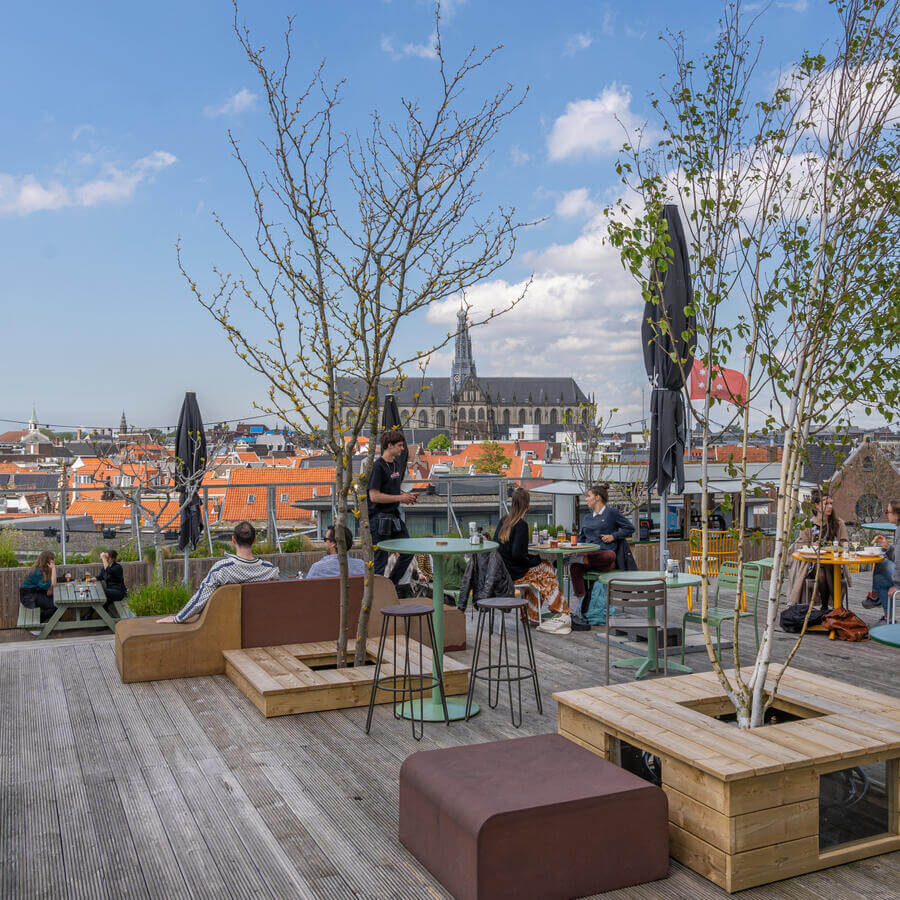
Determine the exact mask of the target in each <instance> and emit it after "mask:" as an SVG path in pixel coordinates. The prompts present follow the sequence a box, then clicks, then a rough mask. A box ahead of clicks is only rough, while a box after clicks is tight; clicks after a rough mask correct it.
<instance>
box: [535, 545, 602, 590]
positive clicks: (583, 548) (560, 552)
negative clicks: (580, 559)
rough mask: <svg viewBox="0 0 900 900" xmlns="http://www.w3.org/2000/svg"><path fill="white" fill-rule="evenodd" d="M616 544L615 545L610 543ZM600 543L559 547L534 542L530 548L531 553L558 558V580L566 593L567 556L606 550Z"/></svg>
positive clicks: (560, 587)
mask: <svg viewBox="0 0 900 900" xmlns="http://www.w3.org/2000/svg"><path fill="white" fill-rule="evenodd" d="M610 546H614V545H610ZM605 549H606V548H605V547H602V546H601V545H600V544H576V545H575V546H574V547H573V546H572V545H571V544H562V545H561V546H559V547H551V546H550V545H549V544H532V545H531V546H530V547H529V548H528V550H529V552H531V553H537V555H538V556H549V557H551V558H555V559H556V580H557V581H558V582H559V592H560V593H561V594H563V595H564V594H565V593H566V591H565V588H564V587H563V585H564V583H565V571H566V557H567V556H578V554H580V553H596V552H597V551H598V550H605Z"/></svg>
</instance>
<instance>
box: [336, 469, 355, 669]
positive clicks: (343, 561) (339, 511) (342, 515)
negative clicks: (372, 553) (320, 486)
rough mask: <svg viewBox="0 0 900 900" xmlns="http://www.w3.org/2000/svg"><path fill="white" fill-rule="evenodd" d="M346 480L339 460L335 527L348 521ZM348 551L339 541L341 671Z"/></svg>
mask: <svg viewBox="0 0 900 900" xmlns="http://www.w3.org/2000/svg"><path fill="white" fill-rule="evenodd" d="M345 452H346V451H345ZM351 465H352V462H351ZM344 478H345V466H344V465H343V464H342V462H341V461H340V460H338V464H337V472H336V473H335V487H336V488H337V489H338V492H337V494H338V495H337V505H336V507H335V510H336V512H335V519H334V524H335V525H338V524H341V525H344V524H345V523H346V521H347V493H346V491H345V490H344V489H343V482H344ZM335 538H337V535H335ZM348 549H349V548H348V547H346V546H344V542H343V541H341V540H337V558H338V569H339V571H340V578H341V600H340V605H339V617H338V640H337V667H338V668H339V669H345V668H346V667H347V639H348V633H349V630H350V620H349V616H350V570H349V567H348V565H347V550H348Z"/></svg>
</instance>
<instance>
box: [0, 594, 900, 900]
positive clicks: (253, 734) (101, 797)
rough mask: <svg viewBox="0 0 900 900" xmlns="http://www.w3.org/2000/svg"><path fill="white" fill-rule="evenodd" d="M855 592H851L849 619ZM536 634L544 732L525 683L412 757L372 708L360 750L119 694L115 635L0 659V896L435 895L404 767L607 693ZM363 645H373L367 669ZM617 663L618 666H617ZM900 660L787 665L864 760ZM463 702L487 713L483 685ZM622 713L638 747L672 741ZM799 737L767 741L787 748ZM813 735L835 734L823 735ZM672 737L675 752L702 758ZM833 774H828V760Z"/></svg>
mask: <svg viewBox="0 0 900 900" xmlns="http://www.w3.org/2000/svg"><path fill="white" fill-rule="evenodd" d="M856 581H857V584H862V579H857V580H856ZM864 588H865V585H864V584H863V587H862V588H861V592H862V593H864ZM858 595H859V592H857V588H856V586H854V597H856V599H854V600H853V605H852V608H854V609H855V610H856V609H858ZM675 602H678V598H677V596H676V598H675ZM670 612H671V613H672V616H673V620H674V617H675V616H676V615H678V614H680V609H679V607H677V606H675V605H674V603H673V608H672V609H671V610H670ZM861 614H862V615H863V617H864V618H865V617H866V616H869V617H871V614H869V613H868V612H867V611H862V613H861ZM748 633H749V632H748ZM469 636H470V640H471V638H472V636H473V633H472V621H471V620H469ZM533 636H534V641H535V649H536V653H537V661H538V667H539V671H540V678H541V688H542V694H543V699H544V715H543V716H538V715H537V712H536V710H535V707H534V701H533V698H532V695H531V692H530V691H531V688H530V685H524V686H523V687H524V696H525V722H524V724H523V726H522V728H521V729H515V728H513V727H512V724H511V723H510V720H509V711H508V709H507V706H506V704H507V702H508V701H507V700H506V698H505V696H504V697H501V703H500V706H499V707H498V708H497V709H496V710H487V709H486V708H485V709H484V711H483V712H482V713H481V714H479V715H478V716H476V717H475V718H473V719H471V720H470V721H469V722H454V723H452V725H451V726H450V727H447V726H445V725H439V726H437V725H434V726H428V727H426V731H425V738H424V740H423V741H422V742H421V743H419V742H416V741H414V740H413V739H412V735H411V733H410V728H409V723H408V722H404V721H395V720H394V718H393V715H392V712H391V709H390V707H388V706H384V707H376V709H375V717H374V721H373V726H372V733H371V735H370V736H368V737H367V736H366V735H365V734H364V733H363V728H364V725H365V714H366V710H365V709H350V710H342V711H336V712H326V713H310V714H307V715H303V716H285V717H283V718H276V719H268V720H266V719H264V718H263V716H262V715H260V713H259V712H258V711H257V710H256V709H255V707H253V705H252V704H251V703H250V702H249V701H248V700H247V698H246V697H245V696H244V695H243V694H242V693H241V692H240V691H238V690H237V688H236V687H235V686H234V685H233V684H231V682H230V681H228V679H227V678H225V677H224V676H217V677H215V678H196V679H185V680H176V681H166V682H158V683H153V684H133V685H123V684H122V683H121V681H120V679H119V676H118V672H117V670H116V667H115V660H114V655H113V642H112V638H111V637H110V636H108V635H97V636H90V637H86V638H80V637H67V636H64V637H60V638H52V639H50V640H48V641H42V642H38V641H28V642H23V643H11V644H7V643H0V897H3V898H6V897H10V898H32V897H54V898H55V897H57V896H59V897H67V898H81V897H86V898H94V897H97V898H101V897H103V898H106V897H123V898H125V897H129V898H130V897H165V898H170V897H171V898H181V897H202V898H216V900H218V898H225V897H263V898H265V897H272V898H276V897H278V898H280V897H288V896H292V897H294V896H296V897H304V896H313V897H324V898H329V900H331V898H351V897H378V898H381V897H398V898H440V897H445V896H446V894H445V893H444V892H443V890H442V889H441V887H440V885H438V884H437V883H436V882H435V881H434V879H433V878H432V877H431V876H430V874H429V873H428V872H427V871H426V870H425V869H424V868H423V867H422V866H421V865H420V864H419V863H418V862H417V861H416V860H415V859H414V858H413V857H411V856H410V855H409V854H408V853H407V852H406V850H405V849H404V848H403V847H402V846H401V845H400V844H399V843H398V842H397V838H396V834H397V778H398V773H399V769H400V765H401V764H402V762H403V760H404V759H405V758H406V757H407V756H408V755H409V754H410V753H413V752H416V751H418V750H426V749H433V748H437V747H449V746H454V745H457V744H471V743H476V742H481V741H488V740H500V739H505V738H513V737H521V736H523V735H526V734H538V733H546V732H551V731H555V730H556V704H555V702H554V701H553V699H552V697H551V694H552V693H553V692H554V691H568V690H571V689H575V688H584V687H588V686H591V685H599V684H602V683H603V681H604V677H605V676H604V667H603V656H604V654H603V648H602V646H601V645H599V644H598V643H596V642H595V641H594V638H593V635H592V634H590V633H587V634H576V633H573V634H571V635H566V636H564V637H562V636H558V635H545V634H542V633H539V632H533ZM16 637H17V639H19V638H21V637H23V633H22V632H16ZM24 637H25V638H28V637H29V636H28V635H27V633H25V634H24ZM751 643H752V641H751ZM374 644H375V645H374V646H373V641H372V640H370V641H368V642H367V649H369V650H370V652H372V653H374V652H375V649H377V641H376V642H374ZM792 644H793V639H792V637H791V636H788V635H779V636H778V637H777V640H776V657H778V658H782V659H783V658H784V655H785V653H786V652H787V650H788V649H789V648H790V646H792ZM287 649H291V648H287ZM320 649H324V650H326V651H327V649H328V647H327V645H326V646H325V647H324V648H320ZM331 650H332V652H333V644H332V645H331ZM623 655H625V654H623V653H620V652H619V651H618V650H616V649H613V651H612V656H613V658H614V659H615V658H620V657H621V656H623ZM277 656H278V654H274V655H273V654H270V659H277ZM469 657H470V654H468V653H466V654H456V655H455V659H454V662H453V665H455V666H459V667H460V668H464V667H465V665H466V662H467V661H468V659H469ZM451 659H453V657H447V663H446V667H447V668H448V670H449V668H450V665H451V664H450V660H451ZM897 660H898V657H897V655H896V651H894V650H892V649H891V648H888V647H882V646H880V645H875V644H873V643H871V642H870V643H868V644H841V643H839V642H836V641H828V640H827V639H825V638H822V637H821V636H810V637H809V638H807V640H806V641H805V642H804V644H803V646H801V648H800V652H799V653H798V656H797V665H799V666H800V667H802V668H803V669H806V670H810V671H812V672H813V673H814V674H818V675H822V676H827V677H831V678H834V679H837V680H839V681H843V682H844V683H845V685H847V688H846V690H844V691H842V692H841V693H842V696H840V697H839V698H838V699H835V700H833V701H832V702H833V704H834V708H835V710H834V713H833V718H832V719H831V720H830V722H829V725H830V726H833V727H836V728H839V729H848V725H849V723H848V721H847V720H846V718H845V716H846V715H847V713H846V712H845V711H844V710H845V708H846V707H847V706H848V704H849V702H850V701H849V699H848V696H849V697H852V698H853V702H854V705H855V707H856V708H855V710H854V713H855V715H856V716H858V717H859V718H858V720H857V721H858V723H859V724H858V727H857V730H856V733H855V735H854V737H855V739H856V740H857V741H859V742H863V743H865V742H866V741H868V740H869V739H873V738H879V737H885V738H890V737H891V735H892V733H893V729H894V728H896V727H898V720H897V719H895V718H892V715H891V714H890V712H891V709H890V708H889V707H895V708H897V707H900V701H897V704H894V702H893V701H891V702H889V703H885V702H883V701H882V707H888V708H882V709H876V708H874V707H873V706H872V705H870V700H871V697H870V695H871V692H872V691H879V692H885V693H887V694H889V695H892V696H893V698H894V700H896V698H897V696H898V695H900V679H898V678H897V668H896V664H897ZM688 662H689V663H690V664H691V665H695V666H698V667H700V668H701V669H703V670H704V671H705V670H706V669H708V668H709V664H708V661H707V660H706V659H705V655H704V654H690V655H689V656H688ZM261 671H263V672H265V670H264V669H261ZM293 674H294V676H296V677H299V675H298V671H297V670H294V671H293ZM791 674H797V676H798V677H797V678H796V679H792V678H791V677H790V675H791ZM350 677H354V676H350ZM687 677H690V676H687ZM613 680H614V681H615V682H620V683H626V684H628V685H629V688H628V689H627V690H626V691H623V692H620V694H619V697H620V698H621V699H629V700H632V701H633V700H634V692H633V690H632V687H633V686H634V685H635V683H634V682H633V681H632V680H631V676H630V673H628V672H625V671H614V672H613ZM801 681H802V682H803V685H801ZM669 682H670V683H671V684H672V688H673V693H675V694H677V695H678V696H679V698H680V702H686V701H690V700H691V699H693V700H702V699H704V698H705V697H709V696H715V694H716V692H717V688H716V684H717V683H716V682H715V679H714V678H712V679H710V678H707V679H706V682H700V683H699V685H697V686H690V685H691V683H690V682H687V681H686V678H685V677H679V678H674V679H669ZM644 684H646V687H647V688H648V690H647V694H648V696H650V697H652V698H653V701H654V702H658V701H659V700H660V697H661V696H662V697H663V698H664V697H665V694H666V691H664V690H663V687H662V680H661V679H654V680H651V681H649V682H646V683H644V682H639V683H637V685H638V686H642V685H644ZM785 685H786V688H787V689H788V691H790V690H793V691H795V692H796V693H797V694H798V695H799V694H803V693H805V692H807V691H808V690H809V688H810V684H809V679H808V678H805V676H804V675H801V674H800V673H799V672H796V673H789V675H788V677H786V679H785ZM676 688H677V690H675V689H676ZM851 689H852V690H851ZM476 700H478V701H479V702H482V701H483V700H484V687H483V685H481V684H479V685H478V686H477V688H476ZM597 702H598V703H599V702H600V701H597ZM482 706H483V707H486V704H484V703H483V702H482ZM838 707H840V710H839V711H838ZM653 709H654V708H653V707H649V710H650V712H649V715H651V716H652V714H653ZM605 711H606V712H609V713H611V714H615V715H621V714H622V712H623V711H622V710H621V709H617V708H616V707H612V706H608V708H607V709H606V710H605ZM628 715H629V716H630V717H631V718H630V719H629V720H628V721H631V719H633V720H634V721H635V722H636V723H637V724H639V725H641V726H642V727H644V728H645V729H646V733H647V735H648V737H657V736H658V735H659V734H660V732H661V731H665V729H660V727H659V725H658V724H657V725H654V724H653V723H652V722H650V721H648V719H647V718H646V717H638V716H635V715H633V714H631V713H629V714H628ZM793 724H794V723H785V725H783V726H782V725H779V726H776V727H775V728H776V730H780V729H788V731H787V734H788V735H790V733H791V732H790V730H789V726H791V725H793ZM848 730H851V731H852V729H848ZM826 734H831V735H832V736H833V731H832V732H829V730H828V729H827V728H826V729H824V730H820V731H819V733H818V737H819V738H821V739H823V740H824V739H825V735H826ZM812 737H813V732H812V731H810V732H809V738H812ZM680 740H681V741H682V743H681V745H680V746H681V747H683V748H684V749H685V750H688V749H689V748H691V747H693V748H696V749H697V752H703V751H704V750H708V749H709V748H708V747H704V746H702V745H697V744H694V743H692V742H691V740H690V739H689V738H688V737H680ZM787 746H788V747H790V746H791V745H790V744H788V745H787ZM817 746H821V745H819V744H817ZM40 754H42V756H39V755H40ZM722 756H723V758H729V757H728V754H722ZM36 757H38V758H36ZM49 761H52V765H50V764H49ZM838 764H840V757H836V761H835V762H834V763H832V765H838ZM736 765H737V764H736ZM769 777H771V778H777V777H780V776H774V775H773V776H769ZM31 840H35V841H38V842H39V843H38V844H34V843H31ZM548 852H550V851H548ZM553 853H555V851H553ZM553 853H551V854H550V855H553ZM562 857H565V851H563V853H562ZM897 883H900V852H894V853H890V854H887V855H884V856H880V857H877V858H873V859H868V860H862V861H859V862H851V863H848V864H847V865H844V866H841V867H840V868H836V869H826V870H823V871H820V872H816V873H812V874H809V875H804V876H802V877H798V878H792V879H789V880H787V881H781V882H778V883H776V884H773V885H771V886H769V887H763V888H753V889H750V890H748V891H745V892H743V893H742V894H741V895H740V896H741V897H742V900H743V898H746V900H774V898H788V900H835V898H838V897H840V898H841V900H844V898H846V900H862V898H867V900H886V898H888V897H892V896H895V894H896V889H895V886H896V884H897ZM725 896H726V895H725V893H724V892H723V891H722V890H721V889H719V888H718V887H716V886H715V885H713V884H711V883H710V882H708V881H706V880H705V879H703V878H701V877H700V876H699V875H696V874H695V873H693V872H692V871H690V870H688V869H686V868H685V867H684V866H682V865H680V864H679V863H676V862H673V863H672V864H671V867H670V877H669V878H668V879H667V880H665V881H660V882H654V883H652V884H647V885H638V886H635V887H632V888H625V889H623V890H620V891H615V892H612V893H610V894H607V895H604V900H606V898H612V900H683V898H685V897H690V898H692V900H712V898H722V897H725Z"/></svg>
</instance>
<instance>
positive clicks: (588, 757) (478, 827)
mask: <svg viewBox="0 0 900 900" xmlns="http://www.w3.org/2000/svg"><path fill="white" fill-rule="evenodd" d="M667 819H668V807H667V803H666V795H665V794H664V793H663V791H662V790H661V789H660V788H658V787H655V786H654V785H652V784H650V783H649V782H647V781H644V780H643V779H641V778H638V777H637V776H636V775H632V774H631V773H630V772H626V771H625V770H624V769H620V768H619V767H618V766H615V765H613V764H612V763H610V762H607V761H606V760H604V759H601V758H600V757H598V756H595V755H594V754H593V753H591V752H589V751H588V750H585V749H584V748H583V747H579V746H578V745H577V744H575V743H573V742H572V741H569V740H567V739H566V738H564V737H561V736H560V735H557V734H544V735H538V736H537V737H525V738H516V739H514V740H509V741H494V742H491V743H488V744H472V745H469V746H466V747H452V748H450V749H447V750H427V751H423V752H421V753H413V754H412V755H411V756H409V757H407V759H406V761H405V762H404V763H403V766H402V768H401V769H400V841H401V843H403V845H404V846H405V847H407V848H408V849H409V850H410V851H411V852H412V853H413V854H414V855H415V856H416V857H417V858H418V859H419V860H420V861H421V862H422V863H423V864H424V865H425V866H426V867H427V868H428V870H429V871H430V872H431V873H432V874H433V875H434V876H435V878H437V880H438V881H440V882H441V884H442V885H444V887H445V888H446V889H447V890H448V891H450V893H452V894H453V896H454V897H456V898H457V900H469V898H480V900H497V898H507V897H508V898H528V897H534V898H546V900H549V898H557V897H558V898H569V897H584V896H587V895H589V894H598V893H601V892H603V891H611V890H615V889H616V888H621V887H627V886H628V885H632V884H642V883H644V882H647V881H655V880H657V879H659V878H665V877H666V876H667V875H668V872H669V831H668V822H667Z"/></svg>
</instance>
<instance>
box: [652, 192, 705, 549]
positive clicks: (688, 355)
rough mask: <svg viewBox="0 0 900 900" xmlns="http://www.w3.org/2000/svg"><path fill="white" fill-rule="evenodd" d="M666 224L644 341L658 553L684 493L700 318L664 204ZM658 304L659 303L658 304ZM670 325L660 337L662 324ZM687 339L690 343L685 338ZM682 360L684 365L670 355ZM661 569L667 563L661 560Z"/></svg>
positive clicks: (682, 248) (673, 211) (676, 230)
mask: <svg viewBox="0 0 900 900" xmlns="http://www.w3.org/2000/svg"><path fill="white" fill-rule="evenodd" d="M663 218H664V220H665V223H666V230H667V231H668V236H669V253H668V255H667V256H668V258H667V259H666V260H665V272H664V273H663V274H662V289H661V292H660V296H659V297H657V298H652V299H650V300H648V301H647V303H646V304H645V306H644V321H643V323H642V324H641V340H642V343H643V347H644V366H645V368H646V370H647V375H648V377H649V378H650V384H651V387H652V393H651V396H650V472H649V477H648V480H647V488H648V490H652V489H653V488H654V487H655V488H656V490H657V492H658V493H659V495H660V497H661V498H662V502H661V505H660V552H661V554H663V553H664V552H665V544H666V536H667V535H666V524H667V523H666V518H667V509H666V502H665V495H666V493H667V492H668V490H669V487H670V486H671V485H672V483H673V482H674V483H675V492H676V493H678V494H680V493H681V492H682V491H683V490H684V445H685V440H686V438H687V432H686V428H685V406H684V396H683V393H682V391H683V388H684V375H685V374H686V373H688V372H690V370H691V366H692V365H693V362H694V349H695V345H696V337H695V335H696V318H695V316H694V315H693V313H692V312H691V313H686V312H685V308H686V307H691V304H692V303H693V291H692V289H691V269H690V263H689V260H688V248H687V241H686V240H685V236H684V229H683V228H682V225H681V218H680V216H679V215H678V207H677V206H675V205H674V204H671V203H669V204H666V206H665V207H664V208H663ZM654 300H655V301H656V302H654ZM661 321H667V322H668V328H667V329H666V330H665V331H662V330H661V328H660V322H661ZM685 335H687V337H685ZM673 353H674V355H675V356H676V357H677V360H680V364H679V362H678V361H676V359H673V358H672V355H673ZM662 562H663V564H664V563H665V560H664V559H663V560H662Z"/></svg>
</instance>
